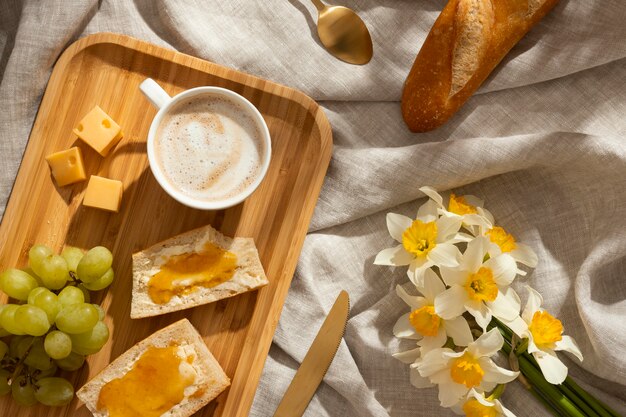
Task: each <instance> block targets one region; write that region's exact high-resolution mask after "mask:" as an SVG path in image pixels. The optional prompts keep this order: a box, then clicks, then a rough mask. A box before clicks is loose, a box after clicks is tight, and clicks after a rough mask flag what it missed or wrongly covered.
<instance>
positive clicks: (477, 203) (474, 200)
mask: <svg viewBox="0 0 626 417" xmlns="http://www.w3.org/2000/svg"><path fill="white" fill-rule="evenodd" d="M463 198H464V199H465V202H466V203H467V204H470V205H472V206H474V207H476V208H478V207H482V206H484V205H485V202H484V201H483V200H481V199H480V198H478V197H476V196H475V195H472V194H465V195H464V196H463Z"/></svg>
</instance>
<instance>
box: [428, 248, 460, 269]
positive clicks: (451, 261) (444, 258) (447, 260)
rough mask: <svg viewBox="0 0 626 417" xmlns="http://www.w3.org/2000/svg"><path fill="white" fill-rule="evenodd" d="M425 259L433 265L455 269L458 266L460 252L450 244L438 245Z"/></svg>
mask: <svg viewBox="0 0 626 417" xmlns="http://www.w3.org/2000/svg"><path fill="white" fill-rule="evenodd" d="M426 257H427V258H428V259H429V260H430V261H431V262H432V263H433V264H435V265H437V266H439V265H441V266H447V267H451V268H452V267H455V266H457V265H458V264H459V258H461V252H460V251H459V248H457V247H456V246H454V245H452V244H450V243H438V244H437V245H436V246H435V247H434V248H433V249H432V250H431V251H430V252H428V255H426Z"/></svg>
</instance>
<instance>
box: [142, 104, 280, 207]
mask: <svg viewBox="0 0 626 417" xmlns="http://www.w3.org/2000/svg"><path fill="white" fill-rule="evenodd" d="M267 151H268V150H267V149H265V142H264V140H263V136H262V133H261V130H260V128H259V126H258V124H257V122H256V121H255V120H254V119H253V118H252V117H251V116H250V114H249V112H246V111H245V110H244V109H243V108H241V107H240V105H239V104H238V103H235V102H233V101H231V100H229V99H228V98H227V97H222V96H219V95H211V94H198V95H196V96H192V97H189V98H186V99H184V100H182V101H181V102H179V103H175V104H174V105H173V106H172V108H171V109H170V110H169V111H168V112H167V114H165V115H164V117H163V119H162V120H161V123H160V124H159V127H158V130H157V134H156V136H155V139H154V153H155V157H156V160H157V162H158V164H159V166H160V168H161V171H162V173H163V175H164V177H165V179H166V180H167V182H168V183H169V184H170V185H171V186H172V187H173V188H175V189H177V190H179V191H180V192H182V193H183V194H185V195H187V196H189V197H191V198H193V199H195V200H200V201H206V202H213V201H222V200H226V199H228V198H231V197H234V196H237V195H239V194H242V193H243V192H245V191H246V190H247V189H248V188H249V187H250V186H251V185H252V184H253V183H254V182H255V180H256V179H257V178H258V177H259V176H260V175H261V174H262V173H261V170H262V165H263V159H264V157H265V153H266V152H267Z"/></svg>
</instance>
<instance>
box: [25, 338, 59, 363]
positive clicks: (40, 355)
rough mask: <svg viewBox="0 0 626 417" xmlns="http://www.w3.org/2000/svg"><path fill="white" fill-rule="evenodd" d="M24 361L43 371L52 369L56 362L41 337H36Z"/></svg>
mask: <svg viewBox="0 0 626 417" xmlns="http://www.w3.org/2000/svg"><path fill="white" fill-rule="evenodd" d="M24 363H25V364H26V365H28V366H32V367H33V368H35V369H39V370H42V371H46V370H48V369H50V368H51V367H52V365H53V364H54V362H52V359H50V356H48V354H47V353H46V350H45V349H44V347H43V339H42V338H41V337H36V338H35V341H34V343H33V345H32V346H31V348H30V351H29V352H28V356H26V359H24Z"/></svg>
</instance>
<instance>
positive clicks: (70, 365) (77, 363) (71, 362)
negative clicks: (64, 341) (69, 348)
mask: <svg viewBox="0 0 626 417" xmlns="http://www.w3.org/2000/svg"><path fill="white" fill-rule="evenodd" d="M83 363H85V357H84V356H83V355H79V354H78V353H74V352H72V353H70V355H69V356H68V357H67V358H63V359H58V360H57V361H56V364H57V365H58V366H59V368H61V369H63V370H64V371H76V370H77V369H80V367H81V366H83Z"/></svg>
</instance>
